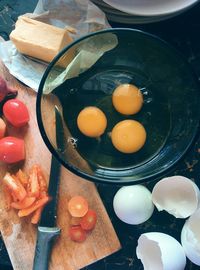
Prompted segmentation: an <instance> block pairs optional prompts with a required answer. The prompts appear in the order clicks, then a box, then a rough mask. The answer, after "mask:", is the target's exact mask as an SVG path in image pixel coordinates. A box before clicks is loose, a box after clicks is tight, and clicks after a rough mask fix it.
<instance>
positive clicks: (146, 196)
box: [113, 185, 154, 225]
mask: <svg viewBox="0 0 200 270" xmlns="http://www.w3.org/2000/svg"><path fill="white" fill-rule="evenodd" d="M113 208H114V211H115V214H116V215H117V216H118V218H119V219H121V220H122V221H124V222H126V223H128V224H132V225H137V224H140V223H143V222H145V221H146V220H148V219H149V218H150V217H151V215H152V213H153V210H154V205H153V203H152V198H151V192H150V191H149V190H148V189H147V188H146V187H144V186H142V185H134V186H127V187H122V188H120V189H119V190H118V191H117V193H116V194H115V197H114V200H113Z"/></svg>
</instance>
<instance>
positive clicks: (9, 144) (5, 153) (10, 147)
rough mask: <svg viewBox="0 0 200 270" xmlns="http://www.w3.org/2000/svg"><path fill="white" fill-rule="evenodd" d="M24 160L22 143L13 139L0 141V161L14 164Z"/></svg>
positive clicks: (5, 138) (8, 138) (6, 138)
mask: <svg viewBox="0 0 200 270" xmlns="http://www.w3.org/2000/svg"><path fill="white" fill-rule="evenodd" d="M24 159H25V145H24V141H23V140H21V139H18V138H15V137H4V138H2V139H1V140H0V161H3V162H6V163H15V162H19V161H21V160H24Z"/></svg>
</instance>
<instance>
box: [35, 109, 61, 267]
mask: <svg viewBox="0 0 200 270" xmlns="http://www.w3.org/2000/svg"><path fill="white" fill-rule="evenodd" d="M55 126H56V144H57V148H58V149H59V151H61V152H62V151H64V149H65V143H64V130H63V123H62V117H61V114H60V112H59V109H58V108H57V106H55ZM60 169H61V165H60V163H59V161H58V160H57V159H56V158H55V157H54V156H53V155H52V158H51V169H50V177H49V186H48V194H49V196H50V197H51V201H50V202H49V203H48V204H47V205H46V206H45V208H44V209H43V211H42V215H41V219H40V223H39V226H38V231H37V242H36V248H35V256H34V262H33V270H48V265H49V260H50V255H51V249H52V244H53V240H55V239H56V238H57V237H58V236H59V234H60V232H61V230H60V228H59V227H57V226H56V218H57V209H56V206H57V199H58V189H59V182H60V181H59V180H60Z"/></svg>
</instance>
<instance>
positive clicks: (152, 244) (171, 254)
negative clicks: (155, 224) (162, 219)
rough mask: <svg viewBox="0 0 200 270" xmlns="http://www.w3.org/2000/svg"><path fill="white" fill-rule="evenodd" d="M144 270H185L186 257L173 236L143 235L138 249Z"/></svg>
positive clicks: (138, 256) (152, 233) (161, 234)
mask: <svg viewBox="0 0 200 270" xmlns="http://www.w3.org/2000/svg"><path fill="white" fill-rule="evenodd" d="M136 255H137V258H138V259H140V260H141V262H142V264H143V266H144V270H184V269H185V266H186V256H185V253H184V250H183V247H182V246H181V244H180V243H179V242H178V241H177V240H176V239H175V238H173V237H172V236H170V235H168V234H165V233H160V232H149V233H144V234H142V235H141V236H140V237H139V239H138V246H137V248H136Z"/></svg>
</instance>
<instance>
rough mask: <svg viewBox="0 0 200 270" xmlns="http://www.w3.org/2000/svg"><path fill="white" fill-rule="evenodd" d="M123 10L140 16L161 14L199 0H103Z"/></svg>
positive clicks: (174, 10) (188, 5) (172, 11)
mask: <svg viewBox="0 0 200 270" xmlns="http://www.w3.org/2000/svg"><path fill="white" fill-rule="evenodd" d="M103 1H104V2H105V3H107V4H109V5H110V6H112V7H114V8H116V9H119V10H121V11H123V12H126V13H129V14H133V15H140V16H160V15H167V14H171V13H175V12H179V11H181V10H184V9H186V8H188V7H190V6H192V5H194V4H195V3H197V2H199V0H123V1H121V0H103Z"/></svg>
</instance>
